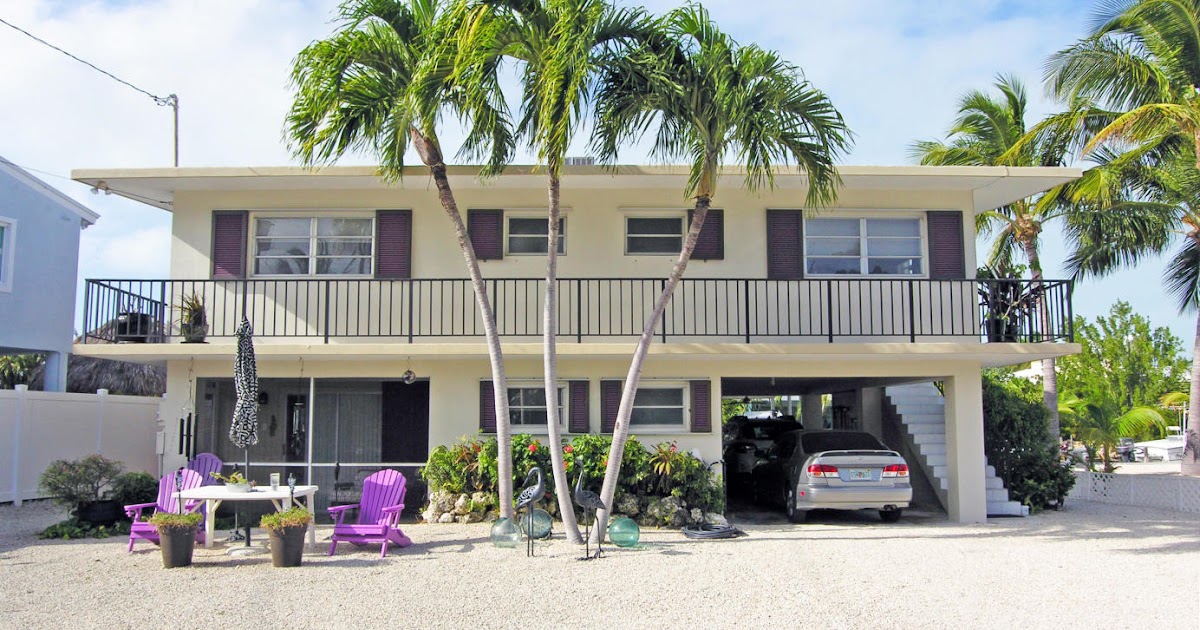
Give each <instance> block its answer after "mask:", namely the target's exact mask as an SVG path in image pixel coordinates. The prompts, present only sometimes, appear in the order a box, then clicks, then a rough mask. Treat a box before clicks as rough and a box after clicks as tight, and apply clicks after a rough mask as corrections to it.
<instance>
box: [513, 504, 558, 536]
mask: <svg viewBox="0 0 1200 630" xmlns="http://www.w3.org/2000/svg"><path fill="white" fill-rule="evenodd" d="M551 522H552V521H551V520H550V513H549V512H547V511H546V510H543V509H541V508H534V510H533V537H534V539H535V540H540V539H542V538H549V537H550V525H551ZM521 535H522V536H529V513H528V512H527V513H524V514H522V515H521Z"/></svg>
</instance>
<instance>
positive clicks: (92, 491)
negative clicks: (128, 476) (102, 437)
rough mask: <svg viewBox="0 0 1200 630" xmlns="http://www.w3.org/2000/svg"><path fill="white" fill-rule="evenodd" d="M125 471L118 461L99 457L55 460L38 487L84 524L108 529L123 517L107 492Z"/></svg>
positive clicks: (117, 505)
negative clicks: (69, 510)
mask: <svg viewBox="0 0 1200 630" xmlns="http://www.w3.org/2000/svg"><path fill="white" fill-rule="evenodd" d="M124 470H125V465H124V464H122V463H121V462H118V461H115V460H111V459H107V458H105V457H103V456H101V455H88V456H86V457H83V458H81V459H77V460H74V461H67V460H63V459H60V460H56V461H54V462H51V463H50V465H49V466H47V467H46V470H45V471H43V472H42V478H41V487H42V490H44V491H45V492H46V493H47V494H49V495H51V496H52V497H54V500H55V501H57V502H58V503H59V504H61V505H63V506H65V507H67V508H70V509H71V514H72V515H73V516H74V517H75V518H77V519H79V520H80V521H84V522H86V523H92V524H94V525H104V526H106V527H107V526H111V525H112V524H113V523H115V522H117V521H118V520H120V519H121V518H122V517H123V516H124V515H125V510H124V508H123V506H122V505H121V503H120V502H119V501H114V500H112V498H111V497H110V494H111V493H110V492H109V491H108V490H107V488H109V487H110V486H111V485H112V483H113V481H115V480H116V479H117V477H119V476H120V475H121V473H122V472H124Z"/></svg>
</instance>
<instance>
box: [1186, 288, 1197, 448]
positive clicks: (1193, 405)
mask: <svg viewBox="0 0 1200 630" xmlns="http://www.w3.org/2000/svg"><path fill="white" fill-rule="evenodd" d="M1188 395H1189V397H1188V411H1187V428H1188V430H1189V431H1197V432H1200V312H1197V313H1196V335H1195V337H1193V339H1192V384H1191V388H1190V389H1189V390H1188Z"/></svg>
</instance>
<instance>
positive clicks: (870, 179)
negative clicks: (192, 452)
mask: <svg viewBox="0 0 1200 630" xmlns="http://www.w3.org/2000/svg"><path fill="white" fill-rule="evenodd" d="M409 170H410V171H411V175H410V176H408V177H406V178H405V179H403V180H401V181H399V182H397V183H395V184H389V183H387V182H384V181H383V180H382V179H381V178H380V177H379V175H378V172H377V170H376V168H375V167H373V166H331V167H325V168H321V169H317V170H309V169H305V168H301V167H296V166H283V167H221V168H145V169H78V170H75V171H72V173H71V177H72V178H73V179H74V180H76V181H78V182H82V183H84V184H87V185H89V186H93V187H96V188H98V189H100V190H104V191H111V192H112V193H115V194H118V195H121V196H123V197H127V198H129V199H133V200H135V201H140V202H142V203H146V204H148V205H152V206H155V207H158V208H162V209H164V210H168V211H169V210H170V209H171V203H172V202H173V200H174V197H175V193H176V192H177V191H238V190H281V191H283V190H380V189H385V188H392V187H394V188H399V189H405V188H414V189H419V190H427V189H428V187H429V181H428V180H429V174H428V171H426V170H425V169H424V168H412V169H409ZM449 172H450V179H451V183H452V184H453V185H454V186H456V187H459V186H464V187H475V186H481V185H486V186H491V187H496V188H530V189H539V190H540V189H542V188H544V187H545V185H546V182H545V174H544V172H542V171H540V170H539V169H538V168H537V167H534V166H522V165H514V166H510V167H508V169H507V170H506V171H505V174H504V176H503V177H500V178H498V179H495V180H490V181H488V182H487V183H486V184H481V183H480V182H479V179H478V167H474V166H452V167H450V169H449ZM778 173H779V174H778V175H777V178H776V182H775V184H776V188H777V189H778V190H784V191H787V190H804V189H805V188H806V187H807V185H808V179H807V177H806V176H804V175H803V174H802V173H801V172H800V171H798V170H796V169H793V168H785V169H781V170H780V171H778ZM838 173H839V174H840V175H841V177H842V183H843V185H844V188H845V190H894V191H926V190H927V191H949V192H970V193H971V195H972V199H973V200H974V207H973V208H971V209H972V210H975V211H982V210H988V209H991V208H996V207H999V206H1003V205H1006V204H1009V203H1012V202H1013V201H1016V200H1018V199H1024V198H1025V197H1028V196H1030V195H1034V194H1037V193H1039V192H1041V191H1043V190H1047V189H1050V188H1053V187H1054V186H1057V185H1059V184H1063V183H1066V182H1068V181H1071V180H1073V179H1077V178H1078V177H1080V175H1082V171H1081V170H1080V169H1077V168H1042V167H1036V168H1035V167H1027V168H1014V167H1002V166H997V167H990V166H841V167H839V168H838ZM742 177H743V172H742V171H741V169H738V168H732V167H731V168H726V169H725V170H724V174H723V175H722V177H721V183H722V185H724V186H740V185H741V183H742ZM686 178H687V170H686V168H684V167H680V166H636V165H626V166H618V167H616V172H613V171H610V170H608V169H604V168H601V167H598V166H577V167H567V168H566V175H565V177H564V179H565V180H567V181H568V182H569V184H565V185H569V186H571V187H575V188H587V189H608V188H647V189H653V188H682V187H683V185H684V183H685V181H686Z"/></svg>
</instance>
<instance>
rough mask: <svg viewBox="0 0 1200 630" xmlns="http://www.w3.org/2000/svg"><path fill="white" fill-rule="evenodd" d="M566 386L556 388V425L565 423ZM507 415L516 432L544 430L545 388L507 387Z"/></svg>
mask: <svg viewBox="0 0 1200 630" xmlns="http://www.w3.org/2000/svg"><path fill="white" fill-rule="evenodd" d="M566 409H567V388H566V387H565V386H559V388H558V426H559V428H565V427H566V425H567V413H566ZM508 417H509V423H510V424H511V425H512V426H513V427H519V429H520V431H518V432H530V433H537V432H544V431H545V430H546V388H545V387H533V386H520V387H509V388H508Z"/></svg>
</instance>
